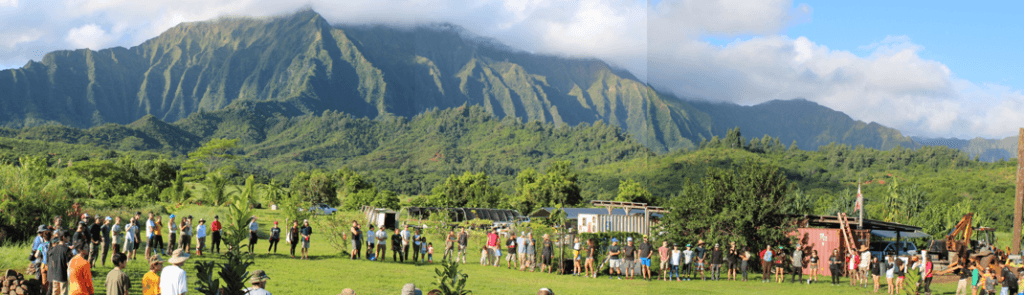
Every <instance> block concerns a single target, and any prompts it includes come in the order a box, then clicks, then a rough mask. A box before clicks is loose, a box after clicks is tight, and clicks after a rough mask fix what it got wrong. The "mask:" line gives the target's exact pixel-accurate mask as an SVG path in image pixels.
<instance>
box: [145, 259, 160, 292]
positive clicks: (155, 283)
mask: <svg viewBox="0 0 1024 295" xmlns="http://www.w3.org/2000/svg"><path fill="white" fill-rule="evenodd" d="M163 269H164V260H163V259H161V258H160V255H153V257H150V258H149V272H147V273H146V275H144V276H142V295H160V271H162V270H163Z"/></svg>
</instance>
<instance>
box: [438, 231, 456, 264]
mask: <svg viewBox="0 0 1024 295" xmlns="http://www.w3.org/2000/svg"><path fill="white" fill-rule="evenodd" d="M454 256H455V231H452V230H449V231H448V235H446V236H445V237H444V255H443V256H442V257H441V259H442V260H451V259H452V257H454Z"/></svg>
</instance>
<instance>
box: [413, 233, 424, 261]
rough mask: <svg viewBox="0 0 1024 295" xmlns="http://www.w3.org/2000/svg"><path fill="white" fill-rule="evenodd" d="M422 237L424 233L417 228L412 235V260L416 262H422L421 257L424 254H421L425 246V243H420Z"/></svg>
mask: <svg viewBox="0 0 1024 295" xmlns="http://www.w3.org/2000/svg"><path fill="white" fill-rule="evenodd" d="M421 237H423V234H422V233H421V232H420V229H418V228H417V229H416V231H415V233H414V234H413V235H412V262H414V263H420V257H421V256H422V255H420V249H421V248H423V244H422V243H420V238H421Z"/></svg>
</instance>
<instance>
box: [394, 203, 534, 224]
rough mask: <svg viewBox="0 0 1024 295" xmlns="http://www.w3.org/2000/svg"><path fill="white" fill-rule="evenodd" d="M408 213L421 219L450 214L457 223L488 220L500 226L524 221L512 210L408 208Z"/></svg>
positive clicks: (517, 212)
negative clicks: (500, 224)
mask: <svg viewBox="0 0 1024 295" xmlns="http://www.w3.org/2000/svg"><path fill="white" fill-rule="evenodd" d="M406 212H408V213H409V216H412V217H415V218H420V219H427V218H430V215H432V214H439V213H440V214H448V217H449V218H451V219H452V221H455V222H462V221H466V220H473V219H487V220H490V221H494V223H496V224H498V223H514V222H518V221H521V220H522V219H524V216H523V215H522V214H520V213H519V211H517V210H511V209H490V208H436V207H408V208H406Z"/></svg>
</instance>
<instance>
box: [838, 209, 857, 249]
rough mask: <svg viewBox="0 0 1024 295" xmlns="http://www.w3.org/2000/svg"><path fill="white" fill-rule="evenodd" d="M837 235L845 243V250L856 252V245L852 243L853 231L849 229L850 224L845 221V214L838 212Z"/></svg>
mask: <svg viewBox="0 0 1024 295" xmlns="http://www.w3.org/2000/svg"><path fill="white" fill-rule="evenodd" d="M838 217H839V234H840V235H842V239H843V242H844V243H846V246H847V250H849V251H855V252H856V251H857V244H856V243H854V239H853V230H852V229H850V222H849V221H848V220H847V219H846V213H843V212H839V216H838Z"/></svg>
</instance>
